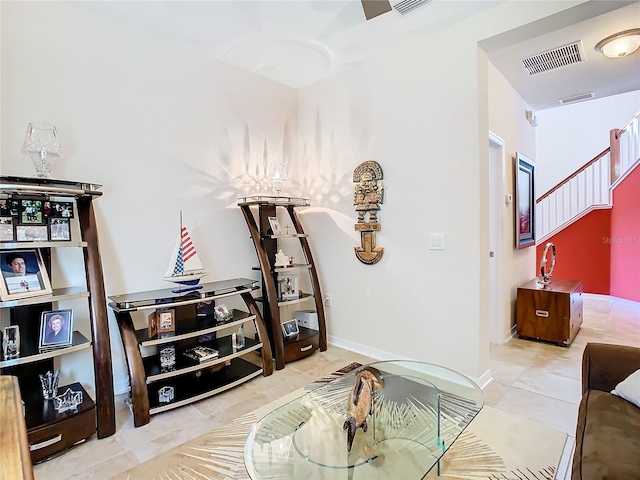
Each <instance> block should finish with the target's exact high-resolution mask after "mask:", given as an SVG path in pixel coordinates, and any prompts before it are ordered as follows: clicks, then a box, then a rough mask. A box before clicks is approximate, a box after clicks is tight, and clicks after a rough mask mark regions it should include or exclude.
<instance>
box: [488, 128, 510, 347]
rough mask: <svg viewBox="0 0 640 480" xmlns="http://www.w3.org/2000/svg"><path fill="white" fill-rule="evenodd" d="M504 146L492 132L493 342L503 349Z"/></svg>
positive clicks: (490, 318)
mask: <svg viewBox="0 0 640 480" xmlns="http://www.w3.org/2000/svg"><path fill="white" fill-rule="evenodd" d="M504 143H505V142H504V140H503V139H502V138H500V137H499V136H497V135H496V134H495V133H493V132H491V131H489V250H490V252H489V253H488V254H489V256H490V258H489V325H490V332H489V341H490V342H491V343H497V344H500V345H501V344H503V343H504V342H505V340H506V338H507V335H506V332H507V324H506V322H505V312H506V308H505V303H504V302H505V300H504V299H505V296H504V290H505V288H504V252H503V245H502V244H503V234H504V228H503V224H504V222H503V217H504V212H505V209H504V204H505V203H504V202H505V196H504V184H505V178H504V175H505V168H504V167H505V164H504V161H505V160H504V158H505V147H504ZM491 252H493V256H491V255H492V254H491Z"/></svg>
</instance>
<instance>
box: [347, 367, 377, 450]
mask: <svg viewBox="0 0 640 480" xmlns="http://www.w3.org/2000/svg"><path fill="white" fill-rule="evenodd" d="M378 388H384V380H383V379H382V376H381V374H380V371H379V370H377V369H376V368H373V367H364V368H362V369H361V370H360V371H358V373H356V383H355V385H354V386H353V389H352V390H351V393H350V394H349V400H348V403H347V420H345V422H344V425H343V426H342V429H343V430H347V451H348V452H350V451H351V446H352V445H353V439H354V438H355V436H356V430H357V429H358V427H362V431H363V432H366V431H367V417H368V416H369V415H370V414H373V397H374V394H375V391H376V389H378Z"/></svg>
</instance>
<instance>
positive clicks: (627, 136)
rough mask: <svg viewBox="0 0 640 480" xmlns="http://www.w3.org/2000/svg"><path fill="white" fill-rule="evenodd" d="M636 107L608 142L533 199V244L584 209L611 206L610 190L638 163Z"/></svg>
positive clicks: (639, 131)
mask: <svg viewBox="0 0 640 480" xmlns="http://www.w3.org/2000/svg"><path fill="white" fill-rule="evenodd" d="M639 116H640V110H638V111H637V112H636V113H635V114H634V116H633V117H631V119H630V120H629V121H628V122H627V124H626V125H625V126H624V127H622V128H621V129H615V130H611V132H610V146H609V148H607V149H606V150H604V151H603V152H602V153H600V154H599V155H597V156H596V157H595V158H593V159H592V160H590V161H589V162H587V163H586V164H585V165H583V166H582V167H581V168H580V169H578V170H576V171H575V172H574V173H573V174H571V175H570V176H569V177H567V178H565V179H564V180H562V181H561V182H560V183H558V184H557V185H556V186H555V187H553V188H552V189H551V190H549V191H548V192H547V193H545V194H544V195H542V196H541V197H540V198H538V199H537V200H536V224H535V228H536V230H535V237H536V244H541V243H544V242H546V241H547V240H548V239H549V238H551V237H552V236H553V235H555V234H556V233H558V232H559V231H560V230H562V229H564V228H566V227H567V226H568V225H571V224H572V223H573V222H575V221H576V220H578V219H580V218H581V217H583V216H585V215H586V214H587V213H589V212H591V211H593V210H598V209H604V208H611V207H612V202H611V198H612V196H611V191H612V190H613V189H614V188H615V187H616V186H617V185H618V184H619V183H620V182H621V181H622V180H623V179H624V177H625V176H626V175H627V174H628V173H629V172H630V171H631V170H632V169H633V168H634V167H636V166H637V165H638V164H639V163H640V126H639V119H638V117H639Z"/></svg>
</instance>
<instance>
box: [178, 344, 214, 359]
mask: <svg viewBox="0 0 640 480" xmlns="http://www.w3.org/2000/svg"><path fill="white" fill-rule="evenodd" d="M183 353H184V355H185V356H187V357H188V358H190V359H191V360H195V361H196V362H206V361H207V360H211V359H212V358H218V355H219V354H220V352H218V350H216V349H215V348H211V347H206V346H204V345H198V346H197V347H193V348H190V349H188V350H185V351H184V352H183Z"/></svg>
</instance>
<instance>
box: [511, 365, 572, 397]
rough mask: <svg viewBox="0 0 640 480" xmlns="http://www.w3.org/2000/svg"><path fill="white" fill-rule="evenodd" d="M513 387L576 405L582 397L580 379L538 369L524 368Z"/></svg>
mask: <svg viewBox="0 0 640 480" xmlns="http://www.w3.org/2000/svg"><path fill="white" fill-rule="evenodd" d="M513 386H514V387H515V388H519V389H521V390H527V391H529V392H533V393H538V394H540V395H544V396H546V397H551V398H555V399H557V400H563V401H565V402H568V403H573V404H575V405H578V404H579V403H580V398H582V395H581V392H580V389H581V386H580V380H574V379H572V378H567V377H563V376H561V375H557V374H555V373H550V372H547V371H544V370H542V371H540V370H532V369H529V370H525V371H524V372H523V373H522V374H521V375H520V376H519V377H518V380H516V381H515V383H514V384H513Z"/></svg>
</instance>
